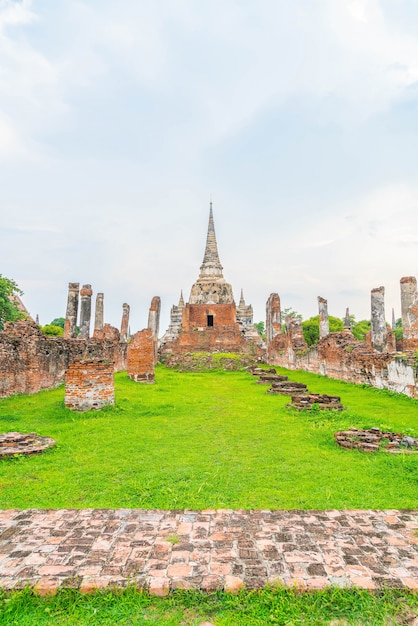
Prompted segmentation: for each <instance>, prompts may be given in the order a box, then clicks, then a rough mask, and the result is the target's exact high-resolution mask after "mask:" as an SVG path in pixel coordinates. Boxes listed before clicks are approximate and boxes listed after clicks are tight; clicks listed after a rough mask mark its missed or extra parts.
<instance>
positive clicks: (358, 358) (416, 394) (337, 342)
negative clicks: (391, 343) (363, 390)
mask: <svg viewBox="0 0 418 626" xmlns="http://www.w3.org/2000/svg"><path fill="white" fill-rule="evenodd" d="M269 363H270V364H272V365H281V366H282V367H286V368H289V369H301V370H305V371H307V372H314V373H319V374H323V375H324V376H329V377H330V378H336V379H337V380H345V381H347V382H353V383H360V384H368V385H371V386H372V387H377V388H379V389H390V390H391V391H396V392H398V393H404V394H406V395H408V396H411V397H413V398H418V377H417V369H416V365H415V359H414V357H413V356H412V354H411V355H410V356H409V357H402V356H399V355H395V354H391V353H389V352H384V353H380V352H379V353H378V352H375V351H374V350H373V349H372V348H371V347H370V345H368V344H367V343H365V342H361V341H356V340H355V338H354V337H353V335H352V333H351V332H350V331H349V330H345V331H344V332H342V333H330V334H329V335H327V336H326V337H324V338H323V339H321V340H320V341H319V342H318V344H317V345H316V346H313V347H312V348H310V349H302V350H298V349H297V347H295V346H294V345H293V344H292V338H291V336H290V335H289V334H286V335H285V336H283V335H281V336H280V335H278V336H277V337H276V338H275V339H274V340H273V342H272V344H271V346H270V350H269Z"/></svg>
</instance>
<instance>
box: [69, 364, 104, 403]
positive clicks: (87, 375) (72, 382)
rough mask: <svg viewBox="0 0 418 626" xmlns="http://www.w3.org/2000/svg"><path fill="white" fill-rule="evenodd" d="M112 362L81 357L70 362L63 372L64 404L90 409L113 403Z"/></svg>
mask: <svg viewBox="0 0 418 626" xmlns="http://www.w3.org/2000/svg"><path fill="white" fill-rule="evenodd" d="M114 367H115V365H114V363H113V361H108V360H98V359H83V360H81V361H73V362H72V363H70V365H69V367H68V370H67V372H66V374H65V406H66V407H67V408H69V409H72V410H73V411H90V410H92V409H96V410H97V409H101V408H102V407H104V406H106V405H109V404H110V405H114V404H115V385H114Z"/></svg>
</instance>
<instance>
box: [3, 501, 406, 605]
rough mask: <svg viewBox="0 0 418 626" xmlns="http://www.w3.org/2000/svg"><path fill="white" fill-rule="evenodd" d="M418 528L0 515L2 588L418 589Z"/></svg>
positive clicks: (148, 516)
mask: <svg viewBox="0 0 418 626" xmlns="http://www.w3.org/2000/svg"><path fill="white" fill-rule="evenodd" d="M417 529H418V511H396V510H386V511H373V510H366V511H357V510H356V511H348V510H344V511H336V510H330V511H268V510H266V511H245V510H236V511H233V510H230V509H223V510H211V509H208V510H205V511H191V510H185V511H159V510H141V509H114V510H113V509H84V510H76V509H62V510H53V509H51V510H39V509H29V510H27V511H20V510H17V509H13V510H0V586H1V587H4V588H5V589H14V588H21V587H22V586H24V584H28V585H30V586H32V587H34V588H35V589H36V590H37V591H38V593H41V594H47V593H55V592H56V590H57V589H58V588H59V587H69V586H70V587H73V588H77V589H80V590H81V591H83V592H88V591H92V590H93V589H97V588H103V587H124V586H126V585H127V584H133V585H136V586H137V587H138V588H143V587H145V588H147V589H149V591H150V593H153V594H155V595H167V593H168V592H169V590H170V589H191V588H200V589H202V590H206V591H213V590H216V589H226V590H228V591H237V590H238V589H239V588H241V587H242V586H244V585H245V586H246V587H247V588H249V589H257V588H260V587H262V586H263V585H265V584H267V583H272V581H274V582H278V583H280V584H284V585H288V586H290V587H292V586H297V587H298V588H300V589H320V588H324V587H326V586H328V585H335V586H338V587H350V586H358V587H362V588H365V589H379V588H382V587H385V586H386V587H393V588H403V587H408V588H410V589H418V537H417V536H416V535H415V534H414V533H415V531H416V530H417ZM170 536H177V537H178V543H173V542H172V541H169V540H168V539H169V538H170Z"/></svg>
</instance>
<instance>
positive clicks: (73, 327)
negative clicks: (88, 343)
mask: <svg viewBox="0 0 418 626" xmlns="http://www.w3.org/2000/svg"><path fill="white" fill-rule="evenodd" d="M79 287H80V283H68V299H67V311H66V313H65V324H64V339H74V337H75V336H76V332H77V314H78V290H79Z"/></svg>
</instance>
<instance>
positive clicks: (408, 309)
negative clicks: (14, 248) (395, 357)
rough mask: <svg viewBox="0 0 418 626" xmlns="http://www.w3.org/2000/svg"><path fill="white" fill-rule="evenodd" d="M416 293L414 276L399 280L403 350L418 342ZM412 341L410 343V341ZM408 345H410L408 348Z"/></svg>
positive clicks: (417, 295)
mask: <svg viewBox="0 0 418 626" xmlns="http://www.w3.org/2000/svg"><path fill="white" fill-rule="evenodd" d="M417 307H418V293H417V279H416V278H415V276H404V278H401V309H402V330H403V338H404V348H405V349H406V350H408V349H409V347H411V349H413V347H414V344H415V342H416V341H418V311H417ZM411 340H412V341H411ZM408 344H411V346H409V345H408Z"/></svg>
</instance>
